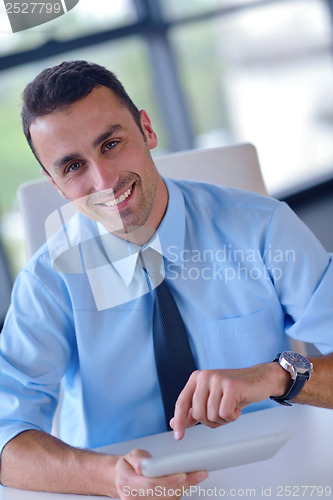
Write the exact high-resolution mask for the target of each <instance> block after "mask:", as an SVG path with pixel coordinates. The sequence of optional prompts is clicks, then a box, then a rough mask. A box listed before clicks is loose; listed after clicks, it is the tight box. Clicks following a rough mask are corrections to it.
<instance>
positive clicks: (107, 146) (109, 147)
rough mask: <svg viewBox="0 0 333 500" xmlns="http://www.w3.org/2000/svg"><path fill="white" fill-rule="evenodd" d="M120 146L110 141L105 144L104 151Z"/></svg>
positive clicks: (116, 142)
mask: <svg viewBox="0 0 333 500" xmlns="http://www.w3.org/2000/svg"><path fill="white" fill-rule="evenodd" d="M117 144H118V141H109V142H106V143H105V144H104V149H106V150H108V151H110V149H113V148H114V147H115V146H116V145H117Z"/></svg>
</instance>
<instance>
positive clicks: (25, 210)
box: [18, 144, 267, 258]
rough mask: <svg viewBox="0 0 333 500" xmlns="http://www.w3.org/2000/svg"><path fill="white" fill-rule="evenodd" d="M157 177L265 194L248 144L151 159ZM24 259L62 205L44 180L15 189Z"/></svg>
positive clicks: (33, 249)
mask: <svg viewBox="0 0 333 500" xmlns="http://www.w3.org/2000/svg"><path fill="white" fill-rule="evenodd" d="M154 161H155V163H156V166H157V168H158V170H159V171H160V173H161V174H162V175H163V176H165V177H171V178H173V179H192V180H199V181H206V182H212V183H214V184H220V185H225V186H231V187H239V188H242V189H246V190H248V191H253V192H256V193H260V194H267V192H266V188H265V185H264V182H263V179H262V175H261V172H260V167H259V161H258V156H257V152H256V149H255V148H254V146H252V145H251V144H237V145H234V146H226V147H219V148H213V149H201V150H190V151H183V152H181V153H173V154H169V155H166V156H163V157H158V158H155V159H154ZM18 199H19V204H20V208H21V213H22V218H23V226H24V229H25V239H26V249H27V256H28V257H29V258H30V257H31V256H32V255H33V254H34V253H35V252H36V250H38V248H39V247H40V246H41V245H42V244H43V243H44V242H45V239H46V237H45V220H46V218H47V216H48V215H49V214H50V213H52V212H53V211H54V210H56V209H57V208H59V207H60V206H62V205H64V203H66V201H65V200H64V199H63V198H62V197H61V196H60V195H59V193H58V192H57V191H56V189H54V187H53V186H52V184H51V183H50V182H49V181H48V180H47V179H40V180H37V181H31V182H25V183H24V184H22V185H21V186H20V187H19V189H18Z"/></svg>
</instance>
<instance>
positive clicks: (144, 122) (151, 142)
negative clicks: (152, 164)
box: [140, 109, 158, 149]
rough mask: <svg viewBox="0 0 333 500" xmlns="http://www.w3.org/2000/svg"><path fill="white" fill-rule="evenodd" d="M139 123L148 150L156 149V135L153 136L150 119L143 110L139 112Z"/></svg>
mask: <svg viewBox="0 0 333 500" xmlns="http://www.w3.org/2000/svg"><path fill="white" fill-rule="evenodd" d="M140 123H141V127H142V130H143V131H144V134H145V136H146V139H147V143H148V146H149V149H154V148H156V146H157V142H158V141H157V135H156V134H155V131H154V129H153V127H152V124H151V121H150V118H149V116H148V114H147V112H146V111H145V110H144V109H141V110H140Z"/></svg>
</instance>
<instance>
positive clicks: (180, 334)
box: [142, 248, 196, 430]
mask: <svg viewBox="0 0 333 500" xmlns="http://www.w3.org/2000/svg"><path fill="white" fill-rule="evenodd" d="M142 257H143V261H144V266H143V267H144V268H145V270H146V272H147V273H148V275H149V278H150V282H151V288H152V289H153V290H152V293H153V296H154V312H153V340H154V352H155V362H156V369H157V374H158V380H159V384H160V389H161V394H162V400H163V406H164V413H165V420H166V425H167V429H168V430H170V429H171V428H170V425H169V421H170V419H171V418H172V417H173V415H174V410H175V403H176V401H177V398H178V396H179V394H180V392H181V391H182V389H183V388H184V386H185V384H186V382H187V381H188V378H189V376H190V375H191V373H192V372H193V371H194V370H196V366H195V362H194V359H193V354H192V351H191V347H190V343H189V339H188V335H187V332H186V329H185V326H184V323H183V320H182V317H181V315H180V313H179V310H178V307H177V304H176V302H175V300H174V298H173V296H172V294H171V292H170V290H169V288H168V286H167V285H166V283H165V280H164V279H163V274H161V267H163V257H162V256H161V255H160V254H159V253H158V252H156V251H155V250H153V249H151V248H147V249H146V250H144V251H143V252H142Z"/></svg>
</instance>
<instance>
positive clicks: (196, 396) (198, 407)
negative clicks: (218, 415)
mask: <svg viewBox="0 0 333 500" xmlns="http://www.w3.org/2000/svg"><path fill="white" fill-rule="evenodd" d="M208 382H209V381H207V380H206V379H205V378H204V377H199V378H198V382H197V385H196V388H195V391H194V393H193V397H192V409H191V413H192V418H193V419H194V420H196V421H197V422H201V423H205V422H206V421H207V402H208V397H209V385H208Z"/></svg>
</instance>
